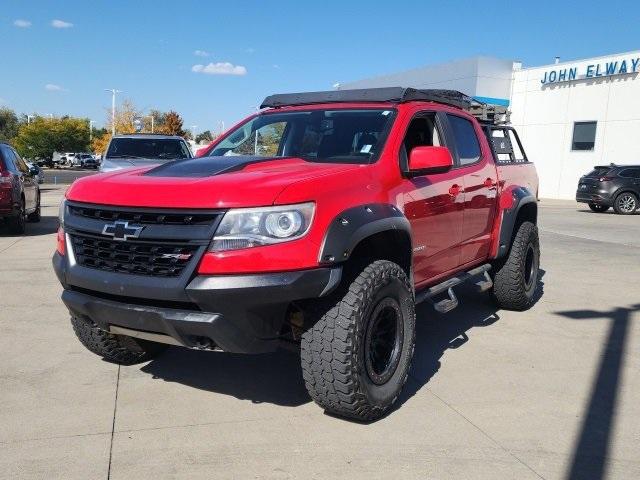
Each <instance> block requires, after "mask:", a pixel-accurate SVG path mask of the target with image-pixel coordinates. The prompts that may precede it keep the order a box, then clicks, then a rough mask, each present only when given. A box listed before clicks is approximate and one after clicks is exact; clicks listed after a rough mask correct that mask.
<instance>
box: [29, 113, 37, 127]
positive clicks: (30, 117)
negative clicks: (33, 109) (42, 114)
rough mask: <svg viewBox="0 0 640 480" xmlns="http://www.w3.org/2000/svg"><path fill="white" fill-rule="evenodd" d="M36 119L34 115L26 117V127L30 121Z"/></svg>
mask: <svg viewBox="0 0 640 480" xmlns="http://www.w3.org/2000/svg"><path fill="white" fill-rule="evenodd" d="M32 118H36V116H35V115H27V125H28V124H30V123H31V119H32Z"/></svg>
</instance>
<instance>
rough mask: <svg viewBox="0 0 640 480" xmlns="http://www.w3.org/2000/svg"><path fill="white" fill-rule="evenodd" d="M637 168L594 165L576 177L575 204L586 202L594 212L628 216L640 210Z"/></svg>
mask: <svg viewBox="0 0 640 480" xmlns="http://www.w3.org/2000/svg"><path fill="white" fill-rule="evenodd" d="M639 198H640V165H614V164H613V163H612V164H611V165H608V166H596V167H594V169H593V170H592V171H590V172H589V173H587V174H586V175H585V176H583V177H581V178H580V181H579V182H578V191H577V192H576V201H578V202H581V203H588V204H589V208H590V209H591V210H593V211H594V212H606V211H607V210H609V207H613V209H614V210H615V212H616V213H619V214H621V215H630V214H632V213H635V211H636V210H637V209H638V208H639V207H640V201H639V200H638V199H639Z"/></svg>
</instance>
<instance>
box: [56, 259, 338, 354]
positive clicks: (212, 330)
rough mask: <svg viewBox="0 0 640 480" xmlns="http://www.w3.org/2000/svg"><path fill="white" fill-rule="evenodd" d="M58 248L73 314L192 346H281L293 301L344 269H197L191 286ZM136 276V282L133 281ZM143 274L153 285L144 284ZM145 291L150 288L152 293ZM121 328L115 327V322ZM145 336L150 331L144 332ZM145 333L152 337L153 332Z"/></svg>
mask: <svg viewBox="0 0 640 480" xmlns="http://www.w3.org/2000/svg"><path fill="white" fill-rule="evenodd" d="M70 263H71V262H69V261H68V259H67V257H65V256H61V255H60V254H58V253H57V252H56V253H55V254H54V257H53V266H54V270H55V272H56V275H57V276H58V279H59V280H60V282H61V283H62V285H63V287H64V291H63V293H62V300H63V302H64V303H65V305H66V306H67V308H68V309H69V312H70V313H71V314H72V315H78V316H82V317H85V318H88V319H90V320H92V321H93V322H94V323H95V324H96V325H98V327H99V328H101V329H103V330H105V331H111V332H114V333H116V332H117V333H122V332H123V331H125V330H122V329H126V330H127V331H132V333H133V336H136V335H135V332H141V333H142V334H145V333H146V334H151V335H162V336H165V337H168V338H170V339H172V340H173V341H171V342H168V343H175V344H178V345H182V346H185V347H190V348H203V347H205V348H212V347H214V346H215V347H217V348H220V349H222V350H224V351H228V352H235V353H263V352H269V351H273V350H275V349H277V348H278V346H280V345H281V343H282V340H281V333H282V329H283V326H284V321H285V316H286V313H287V309H288V307H289V304H290V303H291V302H293V301H296V300H302V299H307V298H317V297H321V296H324V295H326V294H328V293H329V292H331V291H332V290H333V289H334V288H335V287H336V286H337V285H338V283H339V282H340V278H341V273H342V272H341V268H340V267H337V268H317V269H312V270H300V271H290V272H282V273H268V274H252V275H221V276H197V275H196V276H194V277H193V278H191V279H190V280H189V281H188V282H187V283H186V285H184V284H183V285H181V286H177V285H175V284H172V283H171V282H168V283H167V284H166V285H165V287H166V288H165V289H164V291H163V288H162V287H161V285H158V284H156V283H157V282H155V280H164V281H165V282H166V280H167V279H155V278H141V277H139V276H136V275H130V274H117V273H109V272H104V271H101V270H96V269H92V268H86V267H81V266H79V265H75V264H74V265H71V264H70ZM128 280H130V285H131V288H129V287H128V285H129V284H128V283H127V281H128ZM143 280H147V281H148V282H149V284H150V285H149V286H148V287H145V286H144V285H142V282H143ZM145 292H146V294H145ZM114 327H115V328H114ZM142 334H141V335H139V336H140V337H142V338H145V337H144V336H143V335H142ZM146 338H150V337H149V336H147V337H146Z"/></svg>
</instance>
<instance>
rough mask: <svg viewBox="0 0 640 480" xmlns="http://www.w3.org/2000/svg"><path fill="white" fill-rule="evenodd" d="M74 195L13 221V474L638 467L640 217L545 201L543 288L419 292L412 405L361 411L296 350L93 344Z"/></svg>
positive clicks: (459, 473) (7, 246) (6, 424)
mask: <svg viewBox="0 0 640 480" xmlns="http://www.w3.org/2000/svg"><path fill="white" fill-rule="evenodd" d="M61 196H62V190H61V189H60V188H55V187H51V186H47V185H44V186H43V206H44V209H43V215H44V217H43V221H42V222H41V223H40V224H29V225H28V233H27V235H26V236H24V237H11V236H8V234H7V233H6V232H3V233H1V234H0V272H1V275H0V292H2V309H1V310H0V328H1V331H2V335H1V336H0V382H1V385H0V405H1V406H2V408H1V409H0V477H2V478H65V479H71V478H78V479H95V478H113V479H125V478H154V479H160V478H190V479H191V478H240V479H246V478H276V479H284V478H318V479H329V478H330V479H336V478H350V479H353V478H366V479H378V478H380V479H382V478H384V479H388V478H416V479H418V478H419V479H425V478H437V479H447V478H451V479H460V478H473V479H485V478H486V479H492V480H495V479H503V478H509V479H511V478H513V479H528V478H532V479H536V478H545V479H560V478H571V479H591V478H593V479H596V478H624V479H627V478H628V479H637V478H640V455H639V452H640V402H638V398H640V375H639V369H640V349H639V348H638V345H640V215H635V216H631V217H622V216H617V215H613V214H594V213H591V212H590V211H588V210H585V209H582V208H577V207H576V204H575V203H574V202H562V201H543V202H541V220H540V228H541V244H542V269H543V270H544V275H543V278H542V283H543V285H542V288H541V295H540V299H539V300H538V302H537V303H536V305H535V306H534V307H533V308H532V309H531V310H529V311H527V312H524V313H515V312H507V311H498V310H496V309H495V307H494V306H493V304H492V302H491V301H490V299H489V297H488V296H486V295H482V294H476V293H473V292H471V291H469V290H466V289H465V290H464V291H462V292H460V295H459V297H460V298H461V300H462V305H461V307H459V308H458V309H457V310H455V311H453V312H451V313H449V314H447V315H440V314H437V313H435V312H433V311H432V310H431V309H430V308H429V307H427V306H425V305H421V306H420V307H419V309H418V325H419V326H418V343H417V346H416V354H415V361H414V367H413V370H412V372H411V375H410V379H409V381H408V384H407V386H406V387H405V391H404V393H403V395H402V398H401V401H400V405H399V407H398V408H397V409H396V410H395V411H393V412H392V413H391V414H390V415H388V416H387V417H385V418H383V419H382V420H380V421H378V422H376V423H372V424H359V423H353V422H348V421H345V420H341V419H338V418H334V417H331V416H328V415H325V414H323V413H322V411H321V410H320V409H319V408H318V407H316V406H315V405H314V404H313V403H312V402H311V400H310V399H309V397H308V396H307V394H306V392H305V389H304V385H303V383H302V377H301V374H300V371H299V366H298V359H297V357H296V356H295V355H294V354H291V353H284V352H283V353H276V354H269V355H260V356H241V355H231V354H226V353H207V352H195V351H188V350H185V349H179V348H170V349H169V350H168V351H167V352H166V353H165V354H163V355H162V356H160V357H159V358H157V359H156V360H153V361H151V362H149V363H146V364H141V365H136V366H130V367H118V366H117V365H113V364H110V363H106V362H104V361H102V360H100V359H99V358H98V357H96V356H94V355H92V354H91V353H89V352H88V351H86V350H85V349H84V347H82V346H81V345H80V343H79V342H78V341H77V340H76V338H75V337H74V334H73V332H72V330H71V327H70V324H69V321H68V316H67V312H66V309H65V308H64V306H63V305H62V303H61V302H60V300H59V295H60V291H61V288H60V286H59V285H58V282H57V280H56V278H55V275H54V273H53V271H52V268H51V262H50V257H51V253H52V251H53V248H54V244H55V230H56V228H57V207H58V203H59V201H60V199H61Z"/></svg>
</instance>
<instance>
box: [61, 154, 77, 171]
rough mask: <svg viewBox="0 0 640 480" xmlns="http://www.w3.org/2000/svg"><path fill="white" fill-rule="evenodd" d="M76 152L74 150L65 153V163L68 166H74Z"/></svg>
mask: <svg viewBox="0 0 640 480" xmlns="http://www.w3.org/2000/svg"><path fill="white" fill-rule="evenodd" d="M75 159H76V154H75V153H74V152H67V153H65V154H64V163H65V165H66V166H69V167H72V166H74V164H75Z"/></svg>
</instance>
